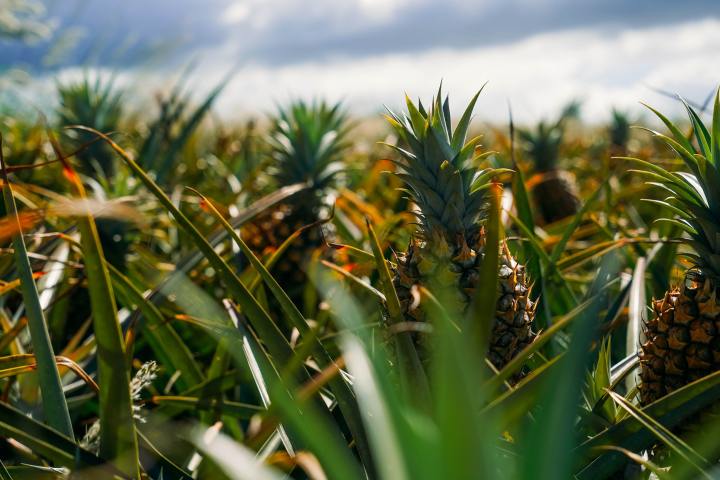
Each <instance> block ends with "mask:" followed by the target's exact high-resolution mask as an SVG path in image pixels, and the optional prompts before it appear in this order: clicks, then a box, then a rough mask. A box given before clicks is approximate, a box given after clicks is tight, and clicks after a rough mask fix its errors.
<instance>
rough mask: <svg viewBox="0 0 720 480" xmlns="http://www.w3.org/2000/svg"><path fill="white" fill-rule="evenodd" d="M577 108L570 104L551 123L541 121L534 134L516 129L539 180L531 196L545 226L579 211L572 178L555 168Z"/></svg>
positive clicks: (576, 105) (576, 190)
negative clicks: (568, 125)
mask: <svg viewBox="0 0 720 480" xmlns="http://www.w3.org/2000/svg"><path fill="white" fill-rule="evenodd" d="M579 107H580V105H579V104H578V103H577V102H571V103H570V104H568V105H567V106H566V107H565V108H564V109H563V111H562V113H561V114H560V117H559V118H558V119H557V120H556V121H555V122H554V123H550V122H548V121H546V120H542V121H541V122H540V123H538V125H537V127H536V128H535V129H534V130H529V129H518V135H519V137H520V139H521V140H522V141H523V142H524V144H525V150H526V152H527V153H528V154H529V155H530V158H532V160H533V163H534V166H535V170H536V173H537V175H538V178H539V181H537V183H535V186H534V188H533V189H532V196H533V201H534V203H535V205H536V206H537V210H538V212H539V214H540V216H541V218H542V219H543V221H544V222H545V223H553V222H556V221H558V220H562V219H563V218H567V217H570V216H573V215H575V214H576V213H577V212H578V210H579V209H580V201H579V200H578V188H577V185H576V183H575V177H574V176H573V175H572V174H571V173H570V172H568V171H566V170H562V169H560V168H559V165H558V163H559V161H560V148H561V147H562V144H563V138H564V134H565V128H566V124H567V122H568V120H569V119H570V118H573V117H576V116H577V114H578V110H579Z"/></svg>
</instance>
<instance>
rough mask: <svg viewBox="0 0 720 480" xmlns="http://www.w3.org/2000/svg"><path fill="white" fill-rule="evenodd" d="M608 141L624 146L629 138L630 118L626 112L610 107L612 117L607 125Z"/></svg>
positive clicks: (617, 145) (614, 144)
mask: <svg viewBox="0 0 720 480" xmlns="http://www.w3.org/2000/svg"><path fill="white" fill-rule="evenodd" d="M607 131H608V134H609V136H610V143H611V144H612V145H613V146H616V147H621V148H625V147H627V143H628V140H630V118H629V115H628V112H626V111H623V110H618V109H617V108H613V109H612V118H611V119H610V123H609V124H608V126H607Z"/></svg>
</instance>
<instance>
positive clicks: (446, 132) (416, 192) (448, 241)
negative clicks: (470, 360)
mask: <svg viewBox="0 0 720 480" xmlns="http://www.w3.org/2000/svg"><path fill="white" fill-rule="evenodd" d="M479 94H480V93H479V92H478V94H477V95H476V96H475V98H474V99H473V100H472V102H471V103H470V105H469V106H468V108H467V110H466V111H465V114H464V115H463V117H462V119H461V120H460V123H459V124H458V126H457V128H456V129H455V132H454V133H453V132H452V128H451V119H450V109H449V104H448V99H447V98H446V99H445V101H444V102H442V96H441V92H440V91H439V92H438V97H437V99H436V100H434V101H433V104H432V109H431V110H430V112H429V113H427V112H426V111H425V110H424V108H423V106H422V103H419V104H418V107H415V105H414V104H413V103H412V102H411V101H410V99H409V98H407V96H406V100H407V107H408V111H409V116H408V115H407V114H404V115H403V116H402V117H400V116H398V115H396V114H394V113H393V112H390V116H386V118H387V119H388V120H389V121H390V123H391V124H392V125H393V126H394V127H395V129H396V130H397V131H398V132H399V134H400V136H401V137H402V139H403V140H404V141H405V142H406V143H407V145H409V147H410V149H411V152H408V151H405V150H403V149H400V148H398V147H394V146H392V145H388V146H390V147H392V148H394V149H395V150H396V151H398V152H399V153H400V154H401V155H402V156H403V158H404V159H405V160H406V162H407V164H404V163H397V165H399V166H400V167H401V168H402V169H403V170H405V171H406V172H407V173H398V174H397V176H398V177H400V178H401V179H402V180H403V181H405V183H407V184H408V186H409V187H410V190H408V191H407V193H408V194H409V195H410V197H411V200H412V201H413V202H414V203H415V205H416V206H417V208H418V211H416V212H415V214H416V215H417V217H418V219H419V231H418V232H417V234H416V235H415V236H414V237H413V239H412V240H411V241H410V244H409V246H408V250H407V251H406V252H405V253H401V254H399V255H398V262H397V267H396V269H395V276H394V278H393V285H394V286H395V289H396V291H397V293H398V297H399V298H400V302H401V305H402V309H403V314H404V316H405V319H406V321H408V322H429V321H431V319H429V318H427V312H426V311H425V310H424V309H423V308H422V307H421V306H419V305H418V302H416V301H414V299H413V295H414V294H416V292H414V291H413V290H414V289H413V287H414V286H416V285H418V286H419V285H423V286H425V287H427V288H428V289H429V290H431V291H432V292H433V293H434V294H436V295H439V296H442V298H443V299H444V301H445V302H448V299H449V304H448V303H446V308H448V309H449V310H450V311H454V312H455V313H462V312H464V311H465V309H466V308H467V306H468V305H469V304H470V301H471V300H472V298H473V295H474V290H475V286H476V280H477V278H478V267H479V265H480V264H481V263H482V258H483V251H484V247H485V242H486V240H485V230H484V227H483V223H484V222H483V221H484V219H485V218H486V206H487V204H486V202H485V199H484V193H485V192H486V191H487V189H486V188H483V187H487V184H488V182H489V180H490V179H491V178H492V177H493V176H495V175H496V174H497V171H493V170H491V169H486V170H482V171H478V168H477V162H478V160H479V159H478V158H473V153H474V151H475V147H476V145H477V143H478V141H479V137H478V138H474V139H472V140H470V141H469V142H468V143H467V144H466V143H465V137H466V134H467V129H468V124H469V123H470V117H471V115H472V111H473V108H474V106H475V102H476V100H477V96H478V95H479ZM499 275H500V291H499V292H498V301H497V314H496V316H495V319H494V324H493V331H492V336H491V337H492V338H491V341H490V349H489V354H488V357H489V359H490V361H491V362H492V363H493V365H494V366H495V367H496V368H498V369H500V368H502V367H504V366H505V365H506V364H507V362H508V361H510V360H511V359H512V358H513V357H514V356H515V355H516V354H517V353H518V352H519V351H520V350H522V349H523V348H524V347H525V346H526V345H528V344H530V343H532V342H533V340H534V339H535V338H536V334H535V333H534V332H533V331H532V328H531V324H532V322H533V319H534V317H535V308H536V305H535V303H534V302H532V301H531V300H530V298H529V295H530V285H529V279H528V278H527V276H526V271H525V267H524V266H522V265H519V264H518V263H517V262H516V261H515V259H514V258H513V257H512V255H510V252H509V251H508V248H507V246H506V245H503V249H502V254H501V262H500V272H499ZM417 293H419V292H417ZM414 335H415V337H414V339H415V342H416V345H417V349H418V355H419V356H420V358H421V360H423V361H427V360H428V358H429V355H430V350H429V345H428V342H427V338H426V337H425V336H424V335H423V334H422V333H420V332H416V333H414ZM519 373H520V372H518V376H519Z"/></svg>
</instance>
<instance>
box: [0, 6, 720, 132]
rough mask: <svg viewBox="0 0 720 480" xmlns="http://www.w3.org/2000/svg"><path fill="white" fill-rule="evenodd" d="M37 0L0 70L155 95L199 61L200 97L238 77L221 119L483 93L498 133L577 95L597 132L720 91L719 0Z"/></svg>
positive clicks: (1, 55)
mask: <svg viewBox="0 0 720 480" xmlns="http://www.w3.org/2000/svg"><path fill="white" fill-rule="evenodd" d="M29 1H38V0H29ZM44 2H45V6H46V11H45V13H44V14H43V15H42V17H43V18H44V19H45V21H46V22H47V23H48V24H49V25H50V27H51V28H52V29H53V36H52V38H51V39H50V40H40V41H38V42H37V43H36V44H35V45H34V46H27V45H22V44H20V43H19V42H10V43H5V44H2V43H0V67H6V68H9V67H11V66H17V65H20V66H22V68H24V69H25V70H26V71H29V72H31V73H32V74H33V75H34V77H35V78H40V79H49V78H54V77H60V78H64V77H65V76H71V75H77V74H78V72H79V71H81V70H82V68H83V67H90V68H96V69H100V70H101V71H111V70H115V71H119V72H121V74H122V76H123V78H125V79H127V81H131V79H133V78H135V79H138V78H141V79H142V82H137V83H139V84H142V85H145V86H152V87H148V88H154V87H155V86H158V85H163V84H167V83H168V82H169V81H170V80H171V79H172V78H175V77H176V76H177V73H178V71H179V70H180V69H181V68H182V67H183V66H185V65H187V64H188V63H189V62H191V61H194V62H195V67H194V70H193V72H194V73H193V83H192V84H193V89H194V91H195V92H196V95H197V97H198V98H202V95H203V94H205V93H207V92H208V91H209V90H210V89H211V88H212V87H213V86H214V85H216V84H217V83H218V82H220V81H221V79H222V78H223V77H224V76H225V75H226V74H227V73H228V72H229V71H230V70H232V69H233V68H236V72H235V75H234V76H233V78H232V80H231V81H230V83H229V84H228V85H227V87H226V88H225V90H224V92H223V94H222V96H221V97H220V99H219V101H218V102H217V104H216V107H215V110H216V112H218V113H219V114H220V115H222V116H224V117H229V118H232V117H238V116H242V115H246V114H254V113H257V112H267V111H272V110H273V109H274V105H275V104H276V102H280V103H282V102H284V101H286V100H287V99H288V98H291V97H304V98H312V97H318V96H323V97H325V98H328V99H329V100H332V101H336V100H343V101H344V102H345V104H346V105H347V106H348V108H350V109H351V110H353V111H354V112H356V113H358V114H360V115H372V114H376V113H378V112H380V111H381V110H382V105H383V103H384V104H387V105H388V106H390V107H391V108H399V107H400V106H401V105H402V102H403V100H404V96H403V95H404V93H405V92H407V93H408V94H409V95H410V96H411V97H412V98H417V97H418V96H419V97H421V98H423V99H427V100H426V102H427V101H429V99H430V97H431V96H432V95H433V94H434V93H435V92H436V91H437V88H438V85H439V83H440V81H441V80H442V81H443V86H444V89H443V90H444V91H445V92H449V94H450V99H451V106H454V108H455V109H460V108H462V106H463V105H464V104H465V103H466V102H467V101H468V100H469V99H470V98H471V96H472V95H473V94H474V93H475V92H476V91H477V90H478V89H479V88H480V87H481V86H482V85H483V84H485V82H488V84H487V86H486V87H485V90H484V92H483V94H482V95H481V100H480V102H479V103H478V107H477V115H478V117H479V118H480V119H481V120H485V121H491V122H502V121H506V120H507V110H508V107H507V105H508V102H509V103H510V104H511V105H512V108H513V112H514V115H515V117H516V119H517V120H518V121H519V122H533V121H537V120H539V119H541V118H544V117H548V116H553V115H554V114H556V113H557V112H558V111H559V110H560V108H561V107H562V106H563V105H564V104H565V103H566V102H568V101H570V100H572V99H576V98H577V99H581V100H582V101H583V110H582V113H583V116H584V118H585V119H587V120H589V121H597V122H601V121H603V119H605V118H607V117H609V115H610V109H611V108H612V107H614V106H615V107H620V108H628V109H631V110H632V111H637V112H640V111H641V109H642V107H641V106H639V104H638V102H645V103H648V104H650V105H652V106H654V107H657V108H660V109H662V110H663V111H670V112H680V104H679V102H677V101H676V100H673V99H671V98H667V97H665V96H662V95H661V94H659V93H657V92H656V91H654V90H653V88H660V89H663V90H666V91H669V92H674V93H679V94H681V95H683V96H684V97H685V98H687V99H688V100H690V101H694V102H696V103H702V102H703V101H704V100H705V98H706V97H707V96H708V95H709V94H710V93H711V92H712V90H713V89H714V88H716V87H717V85H718V83H720V61H718V60H720V58H719V55H720V2H717V1H715V0H684V1H682V2H676V1H669V0H633V1H632V2H628V1H624V0H542V1H541V0H483V1H476V2H473V1H469V0H445V1H429V0H312V1H308V0H304V1H301V0H124V1H111V0H44ZM60 46H62V47H64V48H60ZM153 52H154V53H153Z"/></svg>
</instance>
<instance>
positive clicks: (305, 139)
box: [243, 101, 350, 296]
mask: <svg viewBox="0 0 720 480" xmlns="http://www.w3.org/2000/svg"><path fill="white" fill-rule="evenodd" d="M271 122H272V127H271V132H270V135H269V138H268V143H269V146H270V150H271V157H272V158H271V162H270V169H269V172H268V173H269V175H270V177H271V181H272V183H273V187H275V188H281V187H284V186H288V185H294V184H297V183H307V184H309V188H307V189H305V190H302V191H300V192H299V193H297V194H295V195H293V196H292V197H290V198H289V199H288V200H287V201H285V202H284V203H282V204H280V205H278V206H276V207H275V208H272V209H269V210H267V211H265V212H264V213H263V214H261V215H260V216H259V217H258V218H257V219H256V220H255V221H253V222H252V224H250V225H247V226H246V227H245V228H244V232H243V235H244V237H245V238H246V239H247V242H248V246H250V248H251V249H253V250H254V251H255V252H256V253H257V254H262V252H263V251H264V250H265V249H266V248H268V247H278V246H280V245H281V244H282V243H283V242H284V241H285V240H286V239H287V238H288V237H289V236H290V235H292V233H293V232H295V231H296V230H298V229H300V228H302V227H304V226H307V225H309V224H312V223H314V222H317V221H318V213H319V212H320V210H321V209H322V208H328V207H329V206H328V205H326V200H325V199H326V197H327V194H328V191H327V189H328V187H330V186H332V185H334V184H335V182H336V180H337V176H338V173H340V172H342V171H343V169H344V168H345V163H344V162H343V157H344V155H345V154H346V153H347V151H348V148H349V147H350V143H349V142H348V140H347V133H348V131H349V130H350V125H349V123H348V121H347V116H346V115H345V113H344V112H343V111H342V110H341V109H340V105H339V104H335V105H328V104H326V103H325V102H314V103H312V104H307V103H305V102H303V101H295V102H293V103H292V104H291V105H289V107H287V108H286V109H282V110H280V112H279V113H278V114H277V116H275V117H274V118H272V119H271ZM321 245H322V238H321V236H320V232H319V229H317V228H311V229H306V230H305V231H303V233H302V235H301V236H300V237H299V238H298V239H297V240H296V241H295V243H294V244H293V245H292V246H291V247H290V249H289V250H288V252H287V253H286V254H285V255H283V258H282V259H281V261H280V263H279V264H278V265H277V266H276V267H275V268H276V270H275V271H276V272H277V273H278V277H279V278H280V279H282V280H283V286H284V287H287V288H288V289H289V290H288V293H289V294H291V296H292V295H293V294H294V293H298V292H296V290H299V289H301V288H302V284H303V279H304V275H305V273H304V268H302V265H303V263H305V262H307V261H308V260H310V258H311V256H312V254H313V252H314V251H315V250H316V249H317V248H318V247H320V246H321Z"/></svg>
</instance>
